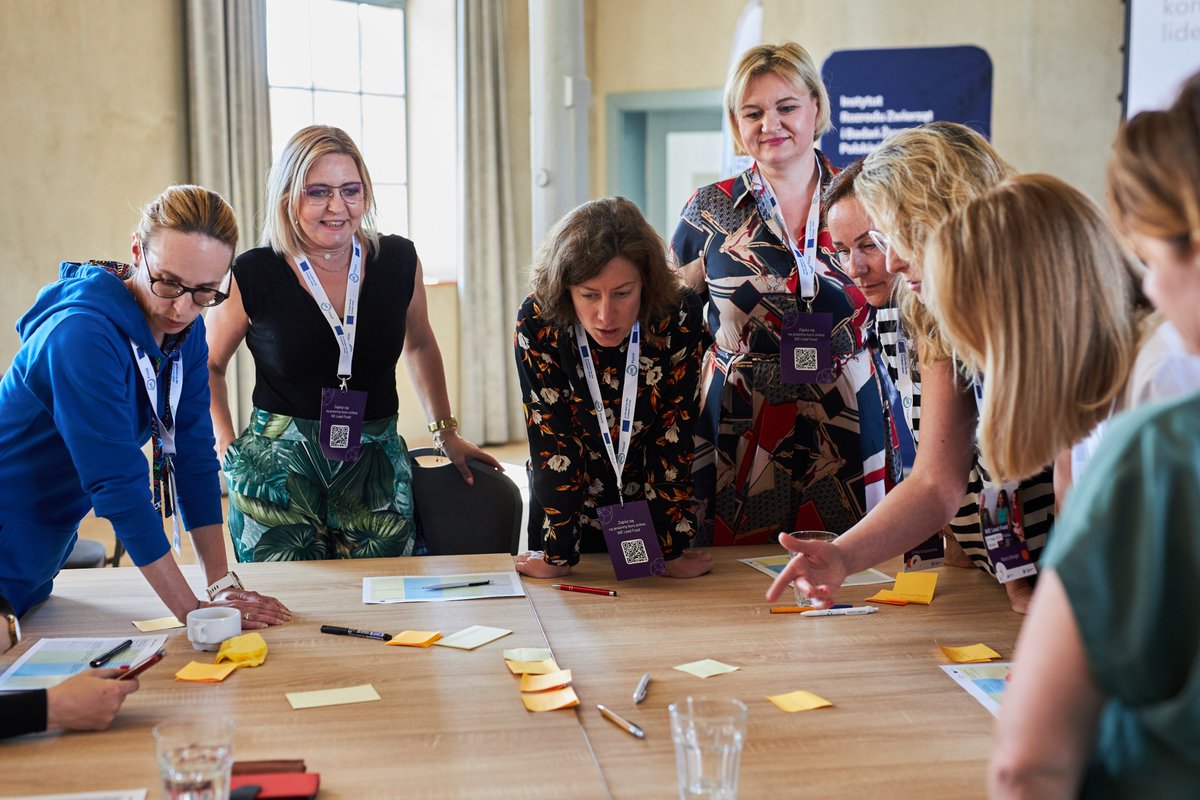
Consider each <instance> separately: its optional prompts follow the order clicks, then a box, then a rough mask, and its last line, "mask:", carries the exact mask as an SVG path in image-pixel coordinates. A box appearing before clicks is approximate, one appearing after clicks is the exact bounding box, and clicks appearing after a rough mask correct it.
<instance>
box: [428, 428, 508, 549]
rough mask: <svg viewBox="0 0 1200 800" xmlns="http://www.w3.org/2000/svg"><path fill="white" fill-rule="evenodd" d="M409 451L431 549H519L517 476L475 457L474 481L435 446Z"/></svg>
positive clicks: (472, 467) (473, 467)
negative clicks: (463, 475)
mask: <svg viewBox="0 0 1200 800" xmlns="http://www.w3.org/2000/svg"><path fill="white" fill-rule="evenodd" d="M409 456H410V457H411V458H412V462H413V505H414V506H415V511H416V517H417V526H418V528H419V529H420V530H421V531H422V532H423V533H424V535H425V544H426V546H427V547H428V548H429V555H431V556H452V555H468V554H471V553H509V554H511V555H514V556H515V555H516V554H517V546H518V544H519V542H520V536H521V512H522V510H523V505H522V502H521V491H520V489H518V488H517V485H516V484H515V483H513V481H512V479H511V478H509V477H508V476H507V475H505V474H504V473H503V472H500V471H499V470H495V469H492V468H491V467H489V466H487V465H486V464H481V463H480V462H478V461H471V462H470V467H471V472H472V474H473V475H474V476H475V484H474V485H473V486H468V485H467V482H466V481H464V480H463V479H462V475H460V474H459V473H458V468H457V467H455V466H454V464H452V463H451V462H450V460H449V459H447V458H446V457H445V456H442V455H441V454H440V453H438V451H437V450H435V449H434V448H432V447H422V448H418V449H416V450H412V451H410V452H409Z"/></svg>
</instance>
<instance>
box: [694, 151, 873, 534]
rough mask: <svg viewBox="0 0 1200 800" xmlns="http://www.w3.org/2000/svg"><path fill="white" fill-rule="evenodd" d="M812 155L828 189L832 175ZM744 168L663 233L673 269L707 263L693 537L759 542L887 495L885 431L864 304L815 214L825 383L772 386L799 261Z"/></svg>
mask: <svg viewBox="0 0 1200 800" xmlns="http://www.w3.org/2000/svg"><path fill="white" fill-rule="evenodd" d="M817 157H818V159H819V160H820V162H821V187H820V191H821V192H822V193H823V192H824V191H825V188H826V187H827V186H828V183H829V181H830V180H831V179H832V177H833V174H834V170H833V168H832V166H831V165H830V164H829V161H828V160H827V159H826V158H825V157H824V156H823V155H821V154H820V153H819V152H818V153H817ZM755 169H757V166H755V167H752V168H751V169H750V170H747V171H746V172H744V173H742V174H740V175H738V176H736V177H734V178H730V179H728V180H725V181H721V182H719V183H715V184H711V185H709V186H705V187H703V188H701V189H699V190H697V191H696V193H695V194H694V195H693V196H692V198H691V200H689V201H688V203H687V205H686V206H685V207H684V209H683V214H682V216H681V219H680V221H679V226H678V228H677V229H676V231H675V235H674V237H673V238H672V241H671V257H672V261H673V263H674V264H676V265H685V264H689V263H691V262H692V261H694V260H696V259H697V258H699V259H701V260H702V263H703V267H704V274H705V282H706V285H707V298H706V299H707V300H708V325H709V329H710V331H711V332H712V335H713V338H714V340H715V344H714V345H713V346H712V347H711V348H710V349H709V350H708V352H707V353H706V354H705V359H704V372H703V376H702V395H701V397H702V400H701V402H702V408H701V413H700V418H699V420H698V422H697V426H696V458H695V461H694V462H693V479H694V482H695V494H696V498H697V499H698V500H700V501H701V502H702V504H703V508H702V517H703V522H702V523H701V524H700V529H699V531H698V533H697V536H696V540H695V542H694V544H696V545H706V544H718V545H721V544H756V543H759V542H763V541H767V540H769V539H771V538H773V537H774V536H775V534H776V533H778V532H779V531H787V530H829V531H834V532H836V533H841V532H843V531H845V530H846V529H848V528H849V527H851V526H852V525H854V523H856V522H858V520H859V519H861V518H862V516H863V515H864V514H865V513H866V511H867V510H869V509H868V506H867V500H866V498H867V496H868V492H867V491H866V485H867V484H871V485H873V486H875V487H877V488H878V491H875V490H873V491H872V492H871V495H872V496H873V497H877V496H878V494H879V493H881V491H882V485H883V481H884V476H885V473H886V470H887V466H886V465H887V456H886V451H887V449H888V445H889V442H890V441H891V437H889V436H887V435H886V434H885V430H886V428H885V422H884V417H883V406H882V401H881V398H880V389H879V387H878V384H877V377H876V375H875V371H874V366H873V365H872V362H871V358H870V355H869V353H868V352H867V350H866V349H865V348H864V346H863V326H864V325H865V324H866V323H867V320H868V317H869V313H870V307H869V306H868V305H867V303H866V300H865V298H864V297H863V296H862V293H861V292H860V291H859V290H858V289H857V288H856V287H855V286H854V284H853V282H852V281H851V279H850V277H849V276H848V275H847V274H846V273H844V272H843V271H842V270H841V269H840V268H839V267H838V266H837V263H836V261H835V259H834V257H833V246H832V241H831V239H830V236H829V231H828V230H827V229H826V227H825V215H824V209H822V212H821V220H820V226H819V232H818V236H817V247H818V254H817V261H818V264H817V273H818V285H817V294H816V297H815V298H814V300H813V304H812V310H813V311H815V312H828V313H831V314H832V316H833V330H832V354H833V365H834V382H833V383H830V384H815V383H814V384H796V383H783V382H781V381H780V376H779V372H780V364H779V342H780V329H781V326H782V320H783V318H784V316H785V315H786V314H788V313H789V312H794V311H796V310H797V308H798V303H799V304H802V302H803V301H801V300H800V298H799V293H798V290H797V279H798V275H797V269H796V261H795V258H794V257H793V255H792V253H791V251H790V250H789V248H788V245H787V243H786V242H784V241H782V240H781V239H780V237H779V236H778V235H776V233H775V232H774V231H773V230H772V228H771V226H770V225H769V224H768V223H767V222H766V220H764V218H763V217H762V215H761V214H760V212H759V208H758V204H757V202H756V200H755V197H754V193H753V189H752V180H751V172H752V171H753V170H755Z"/></svg>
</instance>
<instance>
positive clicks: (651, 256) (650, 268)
mask: <svg viewBox="0 0 1200 800" xmlns="http://www.w3.org/2000/svg"><path fill="white" fill-rule="evenodd" d="M618 256H620V257H621V258H624V259H626V260H627V261H629V262H630V263H632V264H633V265H634V266H635V267H637V270H638V272H639V273H640V275H641V278H642V305H641V312H640V313H639V314H638V319H640V320H641V321H642V322H643V323H649V322H650V321H651V320H654V319H660V318H661V317H662V316H664V315H666V314H669V313H671V312H673V311H674V310H675V309H677V308H678V307H679V302H680V293H681V291H682V288H681V286H680V284H679V280H678V278H677V277H676V276H675V273H674V272H672V271H671V270H670V269H669V268H668V267H667V248H666V245H665V244H664V243H663V240H662V237H661V236H659V235H658V233H657V232H655V230H654V228H652V227H651V226H650V223H649V222H647V221H646V218H645V217H644V216H642V212H641V211H640V210H638V207H637V206H636V205H634V204H633V203H632V202H631V201H629V200H626V199H625V198H624V197H606V198H604V199H602V200H593V201H591V202H589V203H584V204H583V205H581V206H579V207H578V208H576V209H574V210H573V211H569V212H567V213H566V214H565V215H564V216H563V218H562V219H560V220H559V221H558V222H557V223H556V224H555V225H554V227H553V228H551V229H550V232H549V233H548V234H546V240H545V241H544V242H543V243H542V246H541V248H540V249H539V250H538V254H537V257H536V258H535V259H534V262H533V266H532V268H531V269H530V287H531V288H532V290H533V296H534V297H535V298H536V299H537V301H538V305H539V306H540V307H541V313H542V318H543V319H545V320H546V321H547V322H549V323H551V324H555V325H563V326H565V325H569V324H571V323H573V322H575V321H576V316H575V306H574V304H573V303H572V302H571V287H572V286H578V285H579V284H581V283H586V282H587V281H589V280H591V279H592V278H594V277H596V276H597V275H599V274H600V271H601V270H602V269H604V267H605V266H606V265H607V264H608V262H610V261H612V260H613V259H614V258H617V257H618Z"/></svg>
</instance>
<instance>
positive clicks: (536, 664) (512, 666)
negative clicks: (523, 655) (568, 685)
mask: <svg viewBox="0 0 1200 800" xmlns="http://www.w3.org/2000/svg"><path fill="white" fill-rule="evenodd" d="M504 664H505V666H507V667H508V671H509V672H511V673H512V674H513V675H545V674H547V673H550V672H558V664H556V663H554V659H553V658H548V659H546V660H545V661H512V660H510V659H505V660H504Z"/></svg>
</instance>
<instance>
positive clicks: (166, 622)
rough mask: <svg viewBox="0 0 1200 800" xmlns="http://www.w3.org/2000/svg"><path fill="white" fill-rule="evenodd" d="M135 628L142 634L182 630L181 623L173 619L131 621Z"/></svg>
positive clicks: (160, 618)
mask: <svg viewBox="0 0 1200 800" xmlns="http://www.w3.org/2000/svg"><path fill="white" fill-rule="evenodd" d="M133 624H134V627H136V628H137V629H138V630H139V631H141V632H142V633H149V632H151V631H169V630H170V629H171V628H182V627H183V623H182V622H180V621H179V620H177V619H175V618H174V617H159V618H158V619H142V620H137V619H135V620H134V621H133Z"/></svg>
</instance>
